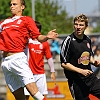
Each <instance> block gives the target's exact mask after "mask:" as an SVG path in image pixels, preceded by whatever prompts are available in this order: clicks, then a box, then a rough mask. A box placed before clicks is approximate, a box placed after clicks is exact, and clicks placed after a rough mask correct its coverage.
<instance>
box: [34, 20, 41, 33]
mask: <svg viewBox="0 0 100 100" xmlns="http://www.w3.org/2000/svg"><path fill="white" fill-rule="evenodd" d="M35 24H36V26H37V28H38V29H39V32H41V28H42V25H41V23H40V22H37V21H35Z"/></svg>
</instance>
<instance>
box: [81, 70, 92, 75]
mask: <svg viewBox="0 0 100 100" xmlns="http://www.w3.org/2000/svg"><path fill="white" fill-rule="evenodd" d="M92 73H93V72H92V71H91V70H88V69H82V70H81V72H80V74H82V75H83V76H89V75H91V74H92Z"/></svg>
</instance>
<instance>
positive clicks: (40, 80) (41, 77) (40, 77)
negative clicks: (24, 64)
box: [24, 74, 48, 95]
mask: <svg viewBox="0 0 100 100" xmlns="http://www.w3.org/2000/svg"><path fill="white" fill-rule="evenodd" d="M33 76H34V79H35V83H36V85H37V87H38V90H39V91H40V93H42V94H43V95H46V94H48V91H47V83H46V75H45V74H33ZM24 94H25V95H30V94H29V92H28V91H27V89H26V87H25V88H24Z"/></svg>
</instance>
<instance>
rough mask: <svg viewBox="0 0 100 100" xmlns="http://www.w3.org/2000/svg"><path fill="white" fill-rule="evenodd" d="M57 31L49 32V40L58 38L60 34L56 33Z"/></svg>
mask: <svg viewBox="0 0 100 100" xmlns="http://www.w3.org/2000/svg"><path fill="white" fill-rule="evenodd" d="M55 31H56V29H53V30H51V31H49V32H48V34H47V38H48V39H54V38H56V37H58V33H56V32H55Z"/></svg>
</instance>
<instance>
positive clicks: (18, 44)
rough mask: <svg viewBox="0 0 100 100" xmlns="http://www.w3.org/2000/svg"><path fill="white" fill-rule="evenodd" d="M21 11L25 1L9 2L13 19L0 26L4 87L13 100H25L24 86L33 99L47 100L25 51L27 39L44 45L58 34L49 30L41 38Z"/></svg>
mask: <svg viewBox="0 0 100 100" xmlns="http://www.w3.org/2000/svg"><path fill="white" fill-rule="evenodd" d="M24 8H25V1H24V0H11V2H10V10H11V13H12V17H11V18H8V19H6V20H4V21H3V22H1V23H0V27H1V28H0V50H2V51H4V54H3V56H4V59H3V62H2V64H1V66H2V69H3V72H4V75H5V80H6V83H7V85H8V87H9V89H10V90H11V92H12V93H13V95H14V97H15V98H16V100H25V96H24V86H26V88H27V89H28V91H29V92H30V94H31V96H32V97H33V98H36V99H37V100H46V99H45V98H44V96H43V95H42V94H41V93H40V92H39V91H38V88H37V86H36V84H35V80H34V77H33V74H32V71H31V69H30V68H29V66H28V62H27V57H26V55H25V54H24V48H25V47H26V43H27V40H28V37H31V38H32V39H34V38H37V39H38V41H40V42H44V41H47V40H48V39H52V38H56V37H57V35H58V34H57V33H56V32H55V30H52V31H50V32H48V34H47V35H41V34H40V32H39V31H38V29H37V27H36V24H35V22H34V20H33V19H32V18H30V17H28V16H22V12H23V10H24Z"/></svg>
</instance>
